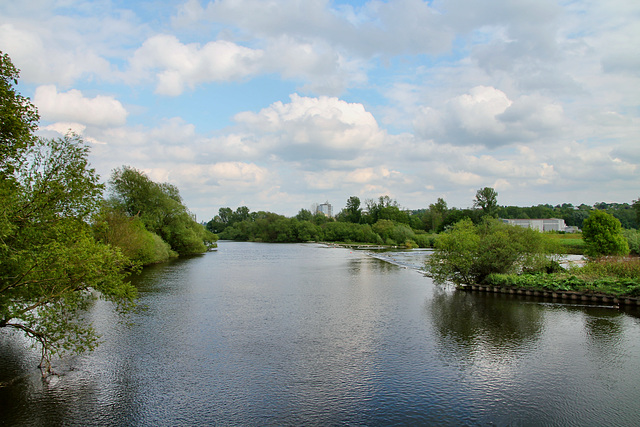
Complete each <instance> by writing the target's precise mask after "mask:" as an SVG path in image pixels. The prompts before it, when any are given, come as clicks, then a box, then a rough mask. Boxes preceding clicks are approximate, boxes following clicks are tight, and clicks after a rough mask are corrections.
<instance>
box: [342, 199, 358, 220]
mask: <svg viewBox="0 0 640 427" xmlns="http://www.w3.org/2000/svg"><path fill="white" fill-rule="evenodd" d="M344 211H345V219H346V221H347V222H353V223H354V224H358V223H360V220H361V219H362V209H361V208H360V199H359V198H358V197H357V196H351V197H349V198H348V199H347V206H346V207H345V208H344Z"/></svg>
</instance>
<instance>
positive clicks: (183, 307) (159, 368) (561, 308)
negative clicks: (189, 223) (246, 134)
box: [0, 242, 640, 426]
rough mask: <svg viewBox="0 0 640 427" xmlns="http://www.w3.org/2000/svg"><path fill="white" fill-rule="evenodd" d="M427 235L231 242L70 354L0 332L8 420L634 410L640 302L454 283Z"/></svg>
mask: <svg viewBox="0 0 640 427" xmlns="http://www.w3.org/2000/svg"><path fill="white" fill-rule="evenodd" d="M425 255H426V252H423V251H412V252H397V253H382V254H377V255H375V256H372V255H371V254H368V253H366V252H364V251H357V250H349V249H344V248H329V247H325V246H323V245H319V244H259V243H239V242H220V244H219V249H218V251H216V252H211V253H207V254H204V255H202V256H198V257H193V258H188V259H180V260H177V261H174V262H170V263H166V264H161V265H157V266H153V267H149V268H147V269H145V271H144V272H143V273H142V274H141V275H140V276H139V277H136V278H135V279H134V282H135V284H136V286H137V287H138V288H139V291H140V301H139V306H138V308H137V310H136V311H135V313H133V314H132V315H131V316H130V317H129V318H128V319H127V321H126V322H122V321H119V318H118V316H117V315H116V314H114V313H113V311H112V309H111V307H110V306H109V304H108V303H105V302H97V303H96V304H95V305H94V307H93V308H92V310H90V312H89V313H88V317H89V318H90V320H91V321H92V322H94V324H95V326H96V329H97V330H98V331H99V333H100V334H101V335H102V341H103V343H102V344H101V345H100V347H98V349H97V350H96V351H94V352H93V353H90V354H85V355H80V356H75V357H71V358H66V359H64V360H62V361H58V362H57V363H56V365H55V369H56V370H57V371H58V372H59V373H60V375H59V376H56V377H54V378H53V379H52V380H51V381H50V382H49V383H43V382H42V381H41V380H40V377H39V375H40V374H39V371H38V370H37V369H36V365H37V363H38V354H37V351H35V350H32V349H30V348H29V345H28V342H27V341H25V339H23V338H22V337H21V336H19V335H16V334H13V333H8V332H6V331H2V332H1V333H0V334H1V335H0V382H2V386H0V425H7V426H8V425H11V426H44V425H46V426H56V425H65V426H92V425H94V426H195V425H248V426H266V425H274V426H276V425H277V426H283V425H296V426H297V425H323V426H327V425H369V426H377V425H487V424H489V425H514V424H515V425H629V426H631V425H637V422H638V417H639V416H640V399H638V396H640V381H639V380H640V316H639V315H638V312H637V310H632V309H619V308H613V307H602V306H591V305H572V304H557V303H552V302H547V301H543V300H538V299H534V298H531V297H517V296H510V295H501V294H486V295H485V294H477V293H465V292H457V291H454V290H453V289H450V288H443V287H439V286H435V285H434V284H433V283H432V282H431V280H430V279H429V278H427V277H425V276H424V275H423V274H422V273H421V272H420V271H418V270H416V269H415V268H414V266H416V265H420V264H421V263H422V259H423V258H424V256H425Z"/></svg>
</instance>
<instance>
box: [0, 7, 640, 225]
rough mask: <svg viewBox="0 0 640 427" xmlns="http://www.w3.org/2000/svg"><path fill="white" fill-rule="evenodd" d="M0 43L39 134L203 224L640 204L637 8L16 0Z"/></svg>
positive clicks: (5, 10) (0, 12)
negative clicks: (368, 203) (489, 200)
mask: <svg viewBox="0 0 640 427" xmlns="http://www.w3.org/2000/svg"><path fill="white" fill-rule="evenodd" d="M0 50H1V51H2V52H4V53H7V54H9V56H10V57H11V59H12V61H13V63H14V64H15V65H16V67H18V68H19V69H20V70H21V74H20V82H19V87H18V88H19V91H20V92H21V94H22V95H24V96H28V97H29V98H30V99H31V101H32V102H33V104H35V105H36V106H37V108H38V110H39V112H40V116H41V121H40V129H39V131H38V132H39V134H40V135H42V136H44V137H50V138H55V137H60V136H62V135H64V134H66V133H67V132H68V131H69V130H71V131H73V132H75V133H77V134H79V135H80V136H81V137H82V138H83V139H84V140H85V141H86V142H87V143H88V144H89V145H90V147H91V154H90V162H91V165H92V166H93V167H94V168H95V169H96V171H97V172H98V173H99V174H100V176H101V178H102V180H103V181H104V182H106V181H108V179H109V176H110V175H111V172H112V171H113V169H115V168H118V167H121V166H124V165H127V166H131V167H134V168H136V169H138V170H140V171H143V172H144V173H146V174H147V175H148V176H149V177H150V178H151V179H153V180H154V181H156V182H169V183H171V184H174V185H176V186H177V187H178V189H179V190H180V194H181V195H182V197H183V199H184V203H185V205H186V206H187V207H188V208H189V209H190V210H191V211H192V212H193V213H195V214H196V215H197V219H198V220H199V221H208V220H209V219H211V218H212V217H213V216H214V215H216V214H217V213H218V209H219V208H221V207H231V208H232V209H234V210H235V209H236V208H237V207H239V206H247V207H248V208H249V209H250V210H251V211H260V210H265V211H271V212H275V213H279V214H283V215H287V216H293V215H295V214H296V213H298V212H299V210H300V209H310V208H311V206H312V205H313V204H320V203H324V202H325V201H328V202H329V203H331V204H332V205H333V210H334V213H337V212H339V211H340V210H341V209H343V208H344V207H345V205H346V201H347V199H348V198H349V197H350V196H357V197H359V198H360V200H361V201H362V202H363V204H364V202H365V200H367V199H377V198H378V197H379V196H383V195H388V196H389V197H391V198H392V199H395V200H396V201H397V202H398V203H399V204H400V206H401V207H402V208H406V209H422V208H428V206H429V204H432V203H435V202H436V201H437V199H438V198H443V199H444V200H445V201H446V202H447V204H448V206H449V207H458V208H466V207H469V206H472V204H473V200H474V197H475V194H476V191H477V190H478V189H480V188H483V187H493V188H494V189H495V190H496V191H497V193H498V204H500V205H515V206H532V205H538V204H547V203H549V204H552V205H556V204H561V203H573V204H575V205H579V204H581V203H586V204H588V205H592V204H594V203H596V202H618V203H625V202H628V203H630V202H632V201H633V200H636V199H638V198H640V108H639V106H640V2H638V1H637V0H608V1H606V2H605V1H601V0H570V1H569V0H568V1H551V0H487V1H477V0H434V1H421V0H387V1H382V0H371V1H355V0H354V1H338V0H335V1H330V0H215V1H210V0H187V1H184V0H183V1H171V0H155V1H145V0H95V1H87V0H28V1H3V2H0Z"/></svg>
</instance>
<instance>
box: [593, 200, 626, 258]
mask: <svg viewBox="0 0 640 427" xmlns="http://www.w3.org/2000/svg"><path fill="white" fill-rule="evenodd" d="M582 238H583V239H584V242H585V243H586V244H587V250H586V254H587V255H588V256H590V257H598V256H603V255H627V254H629V245H628V244H627V240H626V239H625V238H624V235H623V234H622V226H621V225H620V221H619V220H618V219H617V218H615V217H614V216H613V215H611V214H608V213H607V212H604V211H593V212H592V213H591V214H590V215H589V218H587V219H585V220H584V223H583V225H582Z"/></svg>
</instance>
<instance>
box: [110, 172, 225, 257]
mask: <svg viewBox="0 0 640 427" xmlns="http://www.w3.org/2000/svg"><path fill="white" fill-rule="evenodd" d="M109 184H110V186H111V194H112V203H113V204H114V206H117V207H118V208H119V209H121V210H122V211H123V212H125V213H126V214H127V215H128V216H129V217H131V218H134V217H136V218H140V220H141V221H142V223H143V224H144V226H145V228H146V229H147V230H148V231H150V232H152V233H155V234H157V235H159V236H160V237H161V238H162V240H164V241H165V242H167V243H168V244H169V245H170V246H171V249H172V250H173V251H175V252H177V253H178V254H180V255H188V254H194V253H200V252H204V251H206V250H207V247H208V246H210V245H212V244H213V243H214V242H215V240H216V239H217V237H216V236H215V235H213V234H212V233H210V232H209V231H207V230H206V229H205V228H204V227H203V226H202V225H200V224H198V223H197V222H196V221H195V219H194V218H193V216H192V215H191V213H190V212H189V210H188V209H187V207H186V206H185V205H184V204H183V203H182V198H181V197H180V192H179V191H178V189H177V188H176V187H175V186H174V185H171V184H168V183H162V184H158V183H156V182H153V181H152V180H151V179H149V177H147V176H146V175H145V174H144V173H143V172H141V171H139V170H137V169H134V168H132V167H129V166H123V167H122V168H119V169H116V170H114V171H113V174H112V176H111V179H110V181H109Z"/></svg>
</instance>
